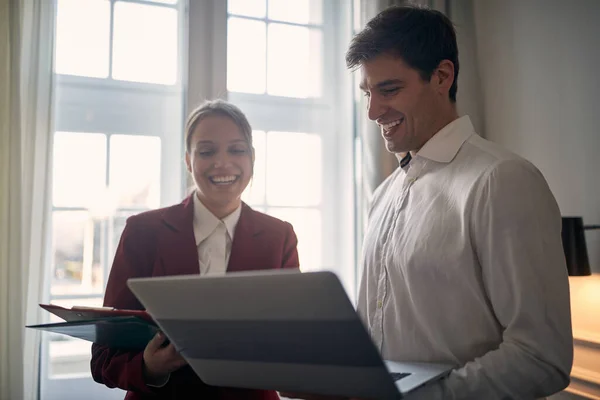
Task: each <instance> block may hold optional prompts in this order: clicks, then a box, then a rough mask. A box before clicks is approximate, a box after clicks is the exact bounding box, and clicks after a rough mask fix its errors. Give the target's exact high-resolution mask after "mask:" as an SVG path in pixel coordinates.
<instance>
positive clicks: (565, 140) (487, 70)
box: [459, 0, 600, 398]
mask: <svg viewBox="0 0 600 400" xmlns="http://www.w3.org/2000/svg"><path fill="white" fill-rule="evenodd" d="M472 5H473V15H474V21H475V31H476V35H475V38H476V49H477V54H478V61H479V70H480V77H481V82H482V92H483V98H484V115H485V123H484V132H483V133H484V135H485V136H486V137H487V138H489V139H491V140H493V141H495V142H497V143H500V144H502V145H504V146H506V147H508V148H509V149H511V150H513V151H515V152H516V153H518V154H520V155H522V156H524V157H525V158H527V159H529V160H531V161H532V162H533V163H534V164H535V165H537V166H538V167H539V168H540V170H541V171H542V173H543V174H544V175H545V177H546V179H547V180H548V183H549V185H550V187H551V189H552V191H553V193H554V195H555V196H556V199H557V201H558V203H559V206H560V208H561V211H562V213H563V215H580V216H583V218H584V222H585V223H587V224H600V154H599V153H600V97H598V96H600V75H599V73H598V66H599V65H600V23H598V20H599V19H600V1H597V0H571V1H559V0H528V1H518V0H507V1H481V2H480V1H473V2H472ZM459 82H460V81H459ZM586 238H587V244H588V252H589V257H590V263H591V265H592V269H593V270H594V271H595V272H596V274H597V275H596V276H594V277H585V278H571V294H572V311H573V328H574V333H575V336H576V341H575V363H574V367H573V383H572V385H571V388H570V389H571V390H572V391H573V392H575V393H579V394H584V395H587V396H589V397H591V398H592V397H593V396H598V397H593V398H600V231H588V232H587V233H586Z"/></svg>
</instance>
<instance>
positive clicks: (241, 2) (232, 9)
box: [227, 0, 267, 18]
mask: <svg viewBox="0 0 600 400" xmlns="http://www.w3.org/2000/svg"><path fill="white" fill-rule="evenodd" d="M266 9H267V6H266V4H265V0H228V1H227V12H228V13H229V14H236V15H243V16H246V17H256V18H264V17H265V11H266Z"/></svg>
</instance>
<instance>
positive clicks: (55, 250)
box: [40, 0, 185, 400]
mask: <svg viewBox="0 0 600 400" xmlns="http://www.w3.org/2000/svg"><path fill="white" fill-rule="evenodd" d="M56 1H57V15H56V30H55V35H56V46H55V79H56V100H55V101H56V103H55V133H54V138H53V139H54V140H53V142H54V143H53V157H52V158H53V165H52V182H53V184H52V186H53V188H52V191H53V193H52V231H51V236H52V240H51V242H52V245H51V248H50V256H49V263H48V267H49V268H50V271H49V274H48V275H49V277H50V279H49V282H48V295H49V298H48V301H50V302H52V303H54V304H59V305H63V306H67V307H68V306H71V305H88V306H101V305H102V300H103V296H104V288H105V286H106V282H107V278H108V274H109V272H110V267H111V264H112V260H113V256H114V253H115V250H116V247H117V245H118V242H119V239H120V236H121V233H122V231H123V229H124V227H125V221H126V219H127V217H128V216H130V215H132V214H136V213H139V212H141V211H144V210H148V209H153V208H157V207H160V206H162V205H167V204H173V203H175V202H178V201H180V200H181V198H182V197H183V196H184V186H183V182H184V176H183V171H184V170H183V161H182V159H183V146H182V143H183V134H182V130H183V114H184V109H183V107H184V101H183V100H184V98H183V96H184V90H183V87H184V86H183V81H184V79H183V74H182V71H183V67H184V63H185V57H184V51H183V46H182V43H183V39H184V37H183V28H184V24H183V23H182V21H184V19H185V13H184V5H185V4H183V3H181V2H178V1H177V0H161V1H157V0H155V1H143V0H135V1H128V0H56ZM50 320H51V321H56V322H59V321H58V320H57V319H56V318H54V317H52V318H51V319H50ZM89 362H90V343H89V342H85V341H79V340H74V339H70V338H68V337H65V336H62V335H50V334H45V335H44V340H43V346H42V357H41V363H42V364H41V367H42V368H41V388H40V389H41V390H40V391H41V400H51V399H71V398H73V399H79V398H81V393H86V398H88V399H94V398H99V399H100V398H101V399H111V398H117V399H122V398H123V396H124V393H123V392H122V391H120V390H109V389H108V388H106V387H104V386H102V385H99V384H97V383H95V382H93V381H92V379H91V376H90V368H89Z"/></svg>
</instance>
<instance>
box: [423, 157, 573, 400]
mask: <svg viewBox="0 0 600 400" xmlns="http://www.w3.org/2000/svg"><path fill="white" fill-rule="evenodd" d="M477 193H478V194H477V195H476V196H475V198H474V202H473V210H472V212H473V219H472V223H471V229H472V235H471V240H472V243H474V247H475V252H476V256H477V257H478V260H479V262H480V264H481V272H482V280H483V284H484V287H485V289H486V291H487V293H488V298H489V301H490V305H491V307H492V308H493V311H494V313H495V315H496V318H497V319H498V322H499V323H500V324H501V325H502V327H503V328H504V332H503V339H502V343H501V344H500V346H499V347H498V349H497V350H494V351H491V352H489V353H487V354H485V355H484V356H482V357H481V358H478V359H475V360H473V361H472V362H469V363H467V364H466V365H464V367H463V368H461V369H458V370H456V371H454V372H453V373H451V375H450V376H449V377H448V379H446V380H444V381H442V382H441V386H442V388H441V389H442V390H443V392H444V394H445V396H447V397H448V398H452V399H463V398H481V399H483V398H485V399H506V398H511V399H512V398H516V399H533V398H539V397H544V396H547V395H550V394H553V393H556V392H558V391H560V390H561V389H563V388H565V387H566V386H567V385H568V383H569V374H570V370H571V365H572V361H573V343H572V331H571V315H570V303H569V302H570V299H569V282H568V276H567V269H566V265H565V257H564V253H563V247H562V241H561V215H560V211H559V208H558V206H557V204H556V202H555V199H554V197H553V195H552V193H551V191H550V189H549V188H548V186H547V184H546V181H545V180H544V178H543V176H542V175H541V173H540V172H539V171H538V170H537V169H535V167H533V166H532V165H531V164H529V163H527V162H524V161H515V160H513V161H507V162H502V163H500V165H498V166H496V167H494V168H493V169H492V170H491V171H490V173H489V174H487V175H486V177H485V179H484V181H483V182H481V185H480V187H479V189H478V192H477ZM465 334H468V332H465ZM437 389H439V388H437ZM431 390H433V391H436V388H431ZM438 391H439V390H438Z"/></svg>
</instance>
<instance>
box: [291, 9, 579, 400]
mask: <svg viewBox="0 0 600 400" xmlns="http://www.w3.org/2000/svg"><path fill="white" fill-rule="evenodd" d="M346 61H347V65H348V67H349V68H360V72H361V76H362V82H361V88H362V90H363V91H364V93H365V95H366V96H367V98H368V114H369V118H370V119H371V120H373V121H375V122H376V123H377V124H378V125H379V126H380V127H381V134H382V136H383V139H384V140H385V143H386V146H387V149H388V150H389V151H390V152H392V153H395V154H396V155H397V157H398V159H399V161H400V168H397V170H396V171H395V172H394V173H393V174H392V175H391V176H389V177H388V178H387V179H386V180H385V181H384V182H383V183H382V184H381V186H380V187H379V188H378V189H377V190H376V192H375V193H374V196H373V200H372V204H371V209H370V212H369V226H368V228H367V232H366V235H365V240H364V249H363V252H364V253H363V259H362V269H363V272H362V280H361V284H360V290H359V299H358V311H359V313H360V315H361V317H363V319H364V321H365V324H366V326H367V328H368V330H369V332H370V334H371V337H372V339H373V341H374V342H375V344H376V346H377V347H378V349H379V350H380V352H381V354H382V357H383V358H384V359H388V360H400V361H424V362H446V363H448V362H449V363H453V364H454V365H456V369H454V370H453V371H452V372H451V374H450V375H449V376H448V377H447V378H445V379H443V380H441V381H438V382H436V383H433V384H431V385H429V386H427V387H425V388H423V389H422V390H418V391H416V392H415V393H414V396H415V397H417V398H425V399H436V398H448V399H486V400H492V399H535V398H541V397H544V396H547V395H550V394H552V393H555V392H558V391H559V390H561V389H563V388H564V387H566V386H567V385H568V382H569V374H570V370H571V365H572V357H573V353H572V351H573V350H572V349H573V348H572V330H571V319H570V304H569V287H568V277H567V269H566V265H565V259H564V254H563V248H562V242H561V215H560V211H559V208H558V206H557V204H556V201H555V199H554V197H553V195H552V193H551V191H550V189H549V188H548V185H547V183H546V181H545V180H544V178H543V176H542V175H541V173H540V172H539V171H538V170H537V169H536V168H535V167H534V166H533V165H532V164H530V163H529V162H527V161H526V160H524V159H522V158H520V157H518V156H516V155H514V154H512V153H510V152H508V151H507V150H505V149H502V148H500V147H499V146H497V145H495V144H493V143H491V142H489V141H486V140H484V139H483V138H481V137H480V136H478V135H477V134H476V133H475V131H474V129H473V126H472V125H471V122H470V120H469V117H468V116H463V117H460V118H459V116H458V114H457V110H456V93H457V77H458V69H459V63H458V50H457V44H456V36H455V32H454V28H453V26H452V23H451V22H450V21H449V20H448V19H447V18H446V17H445V16H444V15H443V14H441V13H439V12H436V11H432V10H429V9H424V8H415V7H410V6H402V7H393V8H389V9H386V10H384V11H383V12H381V13H380V14H379V15H378V16H376V17H375V18H373V19H372V20H371V21H370V22H369V23H368V24H367V26H366V27H365V29H364V30H363V31H362V32H360V33H359V34H358V35H357V36H356V37H355V38H354V39H353V40H352V43H351V45H350V48H349V50H348V52H347V55H346ZM291 396H292V397H308V396H298V395H294V394H292V395H291Z"/></svg>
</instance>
